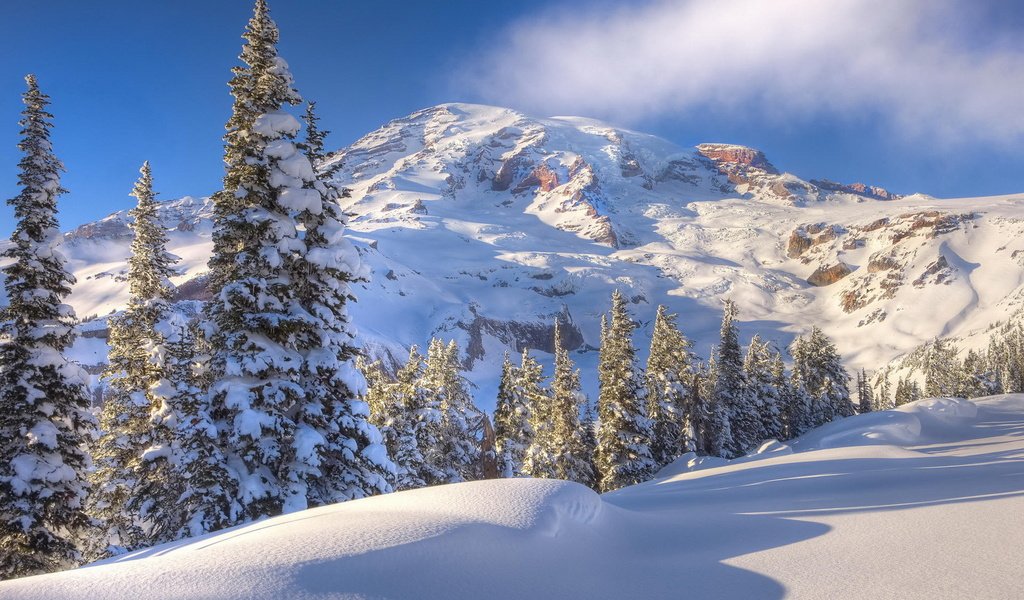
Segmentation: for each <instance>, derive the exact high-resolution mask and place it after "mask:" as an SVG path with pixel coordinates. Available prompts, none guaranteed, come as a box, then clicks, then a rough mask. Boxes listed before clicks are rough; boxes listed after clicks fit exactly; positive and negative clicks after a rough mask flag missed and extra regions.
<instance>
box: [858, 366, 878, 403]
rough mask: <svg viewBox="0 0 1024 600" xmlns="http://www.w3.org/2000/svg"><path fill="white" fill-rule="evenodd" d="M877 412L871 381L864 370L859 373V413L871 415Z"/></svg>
mask: <svg viewBox="0 0 1024 600" xmlns="http://www.w3.org/2000/svg"><path fill="white" fill-rule="evenodd" d="M873 410H875V399H874V391H873V390H872V389H871V380H870V379H868V374H867V372H866V371H865V370H864V369H861V370H860V372H859V373H857V412H858V413H860V414H864V413H869V412H871V411H873Z"/></svg>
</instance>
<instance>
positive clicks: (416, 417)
mask: <svg viewBox="0 0 1024 600" xmlns="http://www.w3.org/2000/svg"><path fill="white" fill-rule="evenodd" d="M423 371H424V358H423V355H422V354H420V353H419V350H418V349H417V348H416V346H413V347H411V348H410V349H409V358H408V360H407V361H406V363H405V365H404V366H403V367H402V368H401V369H399V370H398V373H396V382H395V391H394V395H393V398H394V400H393V402H394V403H395V406H396V413H395V416H394V417H393V421H392V422H391V423H390V428H391V429H392V430H393V431H395V432H397V433H396V439H395V442H394V443H395V449H394V452H393V453H392V460H394V461H395V466H396V470H397V473H396V477H395V489H400V490H404V489H412V488H417V487H423V486H425V485H434V484H438V483H445V477H446V474H445V472H444V471H443V470H442V469H441V468H440V466H438V465H437V464H436V459H435V457H436V452H435V450H434V449H435V448H437V447H438V446H440V444H441V440H440V435H441V408H440V405H439V403H438V401H437V399H436V398H434V397H433V396H431V395H430V394H429V392H428V391H427V390H426V389H425V388H424V387H423Z"/></svg>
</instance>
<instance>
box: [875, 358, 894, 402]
mask: <svg viewBox="0 0 1024 600" xmlns="http://www.w3.org/2000/svg"><path fill="white" fill-rule="evenodd" d="M875 380H876V382H877V386H876V387H877V389H878V391H877V392H875V393H873V396H874V399H875V407H876V408H877V409H878V410H886V409H889V408H892V407H894V406H895V403H894V402H893V398H892V381H891V380H890V378H889V369H888V368H886V369H885V370H883V371H882V374H881V375H877V374H876V375H875Z"/></svg>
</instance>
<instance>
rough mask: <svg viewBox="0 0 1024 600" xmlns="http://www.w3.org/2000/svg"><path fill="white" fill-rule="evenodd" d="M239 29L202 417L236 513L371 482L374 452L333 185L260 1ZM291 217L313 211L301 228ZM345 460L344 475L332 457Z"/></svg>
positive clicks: (347, 493) (377, 458)
mask: <svg viewBox="0 0 1024 600" xmlns="http://www.w3.org/2000/svg"><path fill="white" fill-rule="evenodd" d="M243 38H244V39H245V44H244V45H243V48H242V54H241V57H240V58H241V61H242V63H243V66H240V67H237V68H235V69H234V70H233V72H234V77H233V78H232V79H231V82H230V86H231V92H232V95H233V96H234V98H235V102H234V106H233V111H232V115H231V118H230V119H229V120H228V123H227V130H228V132H227V134H226V135H225V138H224V139H225V155H224V161H225V163H226V165H227V170H226V174H225V177H224V188H223V191H221V192H219V193H218V194H215V196H214V223H215V229H214V236H213V238H214V254H213V257H212V258H211V260H210V270H211V275H210V283H211V287H212V292H213V299H212V300H211V301H210V302H208V303H207V320H208V332H207V335H208V337H209V340H210V343H211V346H212V361H211V366H212V369H213V378H212V379H213V381H212V384H211V389H210V393H211V404H212V411H213V417H214V420H215V422H216V423H217V426H218V429H219V430H220V436H221V440H222V445H223V447H224V449H225V455H226V459H227V461H228V463H229V465H230V467H231V469H232V470H233V471H234V473H235V474H236V477H237V482H238V485H237V486H234V487H232V489H225V493H226V497H225V498H222V499H221V500H220V507H219V508H220V509H221V510H225V511H227V510H228V509H230V508H231V507H232V506H233V505H235V504H236V503H237V504H238V505H240V506H241V508H242V510H241V512H240V513H239V514H238V515H237V519H238V520H239V521H244V520H250V519H257V518H260V517H263V516H267V515H273V514H277V513H280V512H282V511H291V510H297V509H301V508H304V507H306V506H307V505H308V504H309V503H311V502H312V503H319V502H326V501H330V500H333V499H338V498H345V497H358V496H361V495H365V494H366V493H372V492H373V491H376V490H379V489H381V486H382V485H383V484H382V478H381V477H380V473H381V468H382V467H383V466H384V463H386V459H385V458H384V456H383V453H382V452H380V451H379V448H381V446H380V444H379V442H380V439H379V435H378V434H376V432H375V430H374V429H373V428H371V427H370V426H369V425H368V424H367V423H366V412H367V411H366V408H365V406H364V405H363V404H362V402H361V401H360V400H358V399H356V398H355V392H356V390H353V389H352V387H353V385H354V384H356V383H357V382H356V380H357V379H358V378H357V377H356V376H355V372H354V369H352V368H351V358H352V356H351V353H352V352H353V349H352V347H351V334H350V332H349V330H348V327H347V320H346V319H345V317H344V304H345V301H346V300H348V299H349V293H348V288H347V284H348V283H349V282H350V281H351V280H352V279H354V278H356V277H357V269H358V264H357V261H355V260H354V258H353V255H354V252H352V251H351V249H350V248H347V247H345V245H344V244H343V243H342V242H341V241H340V236H341V232H342V224H341V222H340V221H339V220H338V219H337V218H336V215H332V214H330V211H327V213H326V214H325V208H324V207H325V206H326V205H329V204H330V201H331V198H330V193H331V191H330V190H329V189H328V188H327V186H325V185H324V184H323V182H320V181H318V180H316V178H315V176H314V174H313V170H312V166H311V165H310V163H309V160H308V159H307V158H306V157H305V156H304V155H303V154H302V153H300V152H299V151H298V148H297V146H296V143H295V141H294V139H295V136H296V134H297V132H298V130H299V128H300V126H299V122H298V120H296V119H295V118H294V117H293V116H292V115H290V114H288V113H287V112H285V111H283V110H282V108H283V107H284V106H286V105H289V104H297V103H298V102H299V101H300V98H299V95H298V93H297V92H296V91H295V90H294V89H293V87H292V76H291V73H290V71H289V69H288V65H287V63H285V61H284V60H283V59H281V58H280V57H279V56H278V55H277V48H276V45H277V41H278V29H277V25H276V24H275V23H274V22H273V20H271V18H270V15H269V10H268V8H267V4H266V2H265V1H264V0H257V2H256V6H255V10H254V14H253V17H252V19H250V21H249V24H248V26H247V27H246V30H245V33H244V35H243ZM325 196H327V198H326V200H327V201H326V202H325ZM296 215H305V216H307V217H309V216H310V215H312V217H309V219H307V220H308V221H309V222H308V223H305V224H306V225H307V229H306V237H305V238H301V237H300V234H299V230H298V228H297V226H296V219H295V216H296ZM314 217H315V218H314ZM310 223H312V226H313V229H314V230H315V229H316V228H320V231H319V232H316V231H311V230H310V228H309V225H310ZM317 233H319V235H320V236H321V237H320V238H319V239H315V238H316V235H317ZM311 274H312V275H315V276H313V277H312V278H309V279H307V277H308V276H310V275H311ZM315 293H326V296H324V295H322V296H320V297H318V298H314V297H313V294H315ZM318 343H326V344H327V345H328V347H327V348H323V347H321V349H319V350H318V349H317V348H315V346H316V345H317V344H318ZM321 350H322V351H321ZM342 429H344V431H342ZM375 435H376V437H375ZM332 436H333V437H332ZM349 441H352V442H354V443H355V446H354V447H353V446H347V445H346V444H348V443H349ZM366 448H370V450H369V451H367V452H364V449H366ZM353 461H354V462H355V463H359V464H358V465H355V466H354V471H352V472H345V471H344V469H345V467H343V466H342V464H341V463H342V462H350V463H352V462H353ZM327 471H330V472H329V473H328V472H327ZM343 472H344V473H345V474H343ZM332 476H338V477H341V478H342V479H343V481H328V480H329V479H330V477H332ZM325 478H326V479H325ZM325 486H326V487H325ZM225 487H227V486H225ZM214 512H216V511H214Z"/></svg>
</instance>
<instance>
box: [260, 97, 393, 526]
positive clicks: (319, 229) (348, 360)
mask: <svg viewBox="0 0 1024 600" xmlns="http://www.w3.org/2000/svg"><path fill="white" fill-rule="evenodd" d="M307 122H308V123H311V124H312V125H313V126H314V129H313V130H312V131H307V132H306V136H307V150H306V151H307V156H308V157H309V159H308V160H307V159H305V158H303V157H302V156H301V155H297V154H296V155H292V156H288V155H287V152H292V151H294V149H286V150H284V151H283V152H278V154H279V155H280V156H281V158H282V159H286V160H288V161H290V162H289V163H288V164H291V163H297V164H298V165H299V166H298V167H296V168H292V167H288V168H285V166H284V163H283V162H279V163H278V164H277V167H278V169H279V170H278V171H277V172H275V173H272V175H271V178H272V179H277V180H282V181H283V180H285V179H286V178H287V177H290V176H293V177H296V180H295V181H294V182H293V185H292V187H291V188H288V189H287V190H286V191H288V192H291V191H293V189H294V188H295V186H299V185H301V186H302V187H303V188H304V189H303V190H301V191H304V192H306V194H307V195H308V196H309V198H310V200H309V201H308V202H304V203H303V206H302V207H301V208H299V209H298V222H299V223H300V225H301V226H302V229H303V230H304V232H305V233H304V235H303V237H302V241H303V242H304V246H305V247H304V248H303V251H302V253H301V255H300V256H298V257H296V258H295V259H294V260H293V261H292V262H291V265H292V270H293V276H292V279H293V281H294V282H295V283H294V290H293V291H294V293H295V295H296V296H297V298H298V302H299V305H300V306H301V309H302V311H303V313H304V315H305V319H306V321H307V323H306V329H305V332H304V335H299V336H297V338H296V339H297V347H298V349H299V351H300V352H301V353H302V356H303V367H302V373H301V377H300V379H299V384H300V385H301V386H302V389H303V392H304V399H303V401H302V405H301V406H302V408H301V410H300V411H299V412H298V413H297V414H296V416H295V419H296V422H297V423H296V425H297V427H298V429H297V431H296V439H295V449H294V451H295V454H296V458H295V465H296V467H295V469H293V470H292V473H293V477H298V479H296V480H295V481H293V482H292V485H291V487H292V497H293V500H292V503H293V504H294V505H296V506H301V505H302V504H303V502H304V501H305V500H304V499H305V498H308V499H309V502H311V503H313V504H330V503H333V502H340V501H343V500H351V499H355V498H364V497H366V496H371V495H374V494H380V493H386V492H389V491H391V485H390V483H389V482H388V478H389V477H390V476H391V474H392V473H393V472H394V470H395V466H394V464H393V463H392V462H391V461H390V460H389V459H388V456H387V451H386V447H385V446H384V440H383V437H382V436H381V434H380V431H379V430H378V429H377V428H376V427H375V426H374V425H373V424H371V423H370V422H369V420H368V418H369V414H370V413H369V407H368V406H367V404H366V403H365V402H364V401H363V400H362V399H360V398H359V397H358V396H357V391H358V390H360V389H362V387H363V386H364V385H365V382H364V380H363V378H362V375H361V374H360V373H359V371H358V369H356V368H355V362H354V361H355V358H356V356H357V353H358V351H357V350H356V347H355V344H354V334H353V328H352V326H351V325H350V323H349V316H348V310H347V308H348V307H347V304H348V302H350V301H354V300H355V297H354V296H353V295H352V293H351V285H352V283H354V282H357V281H366V280H367V279H368V276H369V271H368V270H367V269H366V267H365V266H364V265H363V264H362V261H361V260H360V258H359V254H358V253H357V252H356V249H355V248H354V247H353V246H352V244H351V243H350V242H349V241H348V240H347V239H346V238H345V237H344V235H343V234H344V231H345V221H344V217H343V216H342V214H341V211H340V209H339V207H338V204H337V200H338V198H339V197H340V194H341V190H340V189H339V188H338V187H337V186H335V185H334V183H333V182H332V181H330V179H328V178H327V176H326V174H319V175H317V174H315V173H314V171H313V168H312V165H311V164H310V162H311V161H313V162H316V161H319V160H320V158H322V157H321V156H320V154H322V151H323V143H324V137H325V136H326V133H327V132H324V131H320V130H318V129H315V123H316V117H315V114H314V113H313V111H312V104H310V109H309V110H308V111H307ZM314 142H315V143H314ZM299 180H301V181H299Z"/></svg>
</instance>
